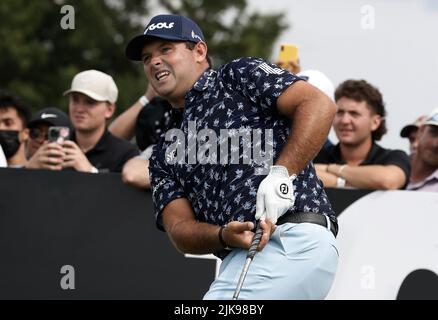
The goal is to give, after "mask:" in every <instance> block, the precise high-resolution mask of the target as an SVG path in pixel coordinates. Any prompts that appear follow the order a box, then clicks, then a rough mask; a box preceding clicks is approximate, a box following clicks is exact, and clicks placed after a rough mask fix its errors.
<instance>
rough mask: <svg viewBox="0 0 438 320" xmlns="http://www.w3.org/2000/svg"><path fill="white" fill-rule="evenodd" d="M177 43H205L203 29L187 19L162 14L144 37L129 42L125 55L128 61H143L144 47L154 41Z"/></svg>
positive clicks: (145, 32) (150, 24)
mask: <svg viewBox="0 0 438 320" xmlns="http://www.w3.org/2000/svg"><path fill="white" fill-rule="evenodd" d="M157 38H159V39H166V40H175V41H191V42H195V43H198V42H199V41H204V42H205V40H204V35H203V34H202V31H201V28H199V26H198V25H197V24H196V23H195V22H194V21H193V20H190V19H189V18H187V17H184V16H180V15H174V14H160V15H158V16H155V17H153V18H152V19H151V21H150V22H149V23H148V25H147V26H146V29H145V30H144V32H143V34H142V35H139V36H136V37H135V38H133V39H132V40H131V41H129V43H128V45H127V46H126V50H125V54H126V57H127V58H128V59H131V60H135V61H141V51H142V50H143V47H144V45H145V44H146V43H147V42H148V41H150V40H153V39H157Z"/></svg>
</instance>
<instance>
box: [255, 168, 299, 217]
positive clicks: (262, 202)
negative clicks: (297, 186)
mask: <svg viewBox="0 0 438 320" xmlns="http://www.w3.org/2000/svg"><path fill="white" fill-rule="evenodd" d="M295 178H296V175H292V176H290V177H289V172H288V171H287V168H286V167H284V166H271V168H270V170H269V174H268V175H267V176H266V178H265V179H263V181H262V182H261V183H260V186H259V189H258V190H257V206H256V216H255V218H256V219H257V220H258V219H260V218H262V217H265V218H267V219H270V220H271V221H272V222H273V223H274V224H275V223H277V219H278V218H279V217H281V216H282V215H283V214H284V213H285V212H286V211H287V210H289V209H290V208H292V206H293V205H294V202H295V196H294V186H293V181H294V179H295Z"/></svg>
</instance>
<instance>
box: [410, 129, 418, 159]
mask: <svg viewBox="0 0 438 320" xmlns="http://www.w3.org/2000/svg"><path fill="white" fill-rule="evenodd" d="M417 136H418V129H414V130H411V132H410V133H409V136H408V139H409V151H410V153H411V154H415V153H416V152H417V147H418V141H417Z"/></svg>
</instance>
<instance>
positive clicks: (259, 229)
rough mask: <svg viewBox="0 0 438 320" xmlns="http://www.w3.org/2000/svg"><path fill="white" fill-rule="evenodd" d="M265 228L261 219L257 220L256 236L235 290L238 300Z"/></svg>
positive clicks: (235, 297)
mask: <svg viewBox="0 0 438 320" xmlns="http://www.w3.org/2000/svg"><path fill="white" fill-rule="evenodd" d="M262 235H263V229H262V227H261V225H260V220H259V221H257V226H256V231H255V233H254V237H253V238H252V241H251V246H250V247H249V250H248V254H247V255H246V261H245V265H244V267H243V270H242V273H241V274H240V278H239V282H238V283H237V287H236V291H234V295H233V300H237V298H238V297H239V294H240V290H241V289H242V286H243V281H245V277H246V274H247V273H248V269H249V265H250V264H251V261H252V259H253V258H254V256H255V254H256V253H257V248H258V246H259V243H260V240H261V239H262Z"/></svg>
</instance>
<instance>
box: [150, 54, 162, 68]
mask: <svg viewBox="0 0 438 320" xmlns="http://www.w3.org/2000/svg"><path fill="white" fill-rule="evenodd" d="M151 64H152V65H154V66H158V65H160V64H161V57H160V56H158V55H157V56H152V58H151Z"/></svg>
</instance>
